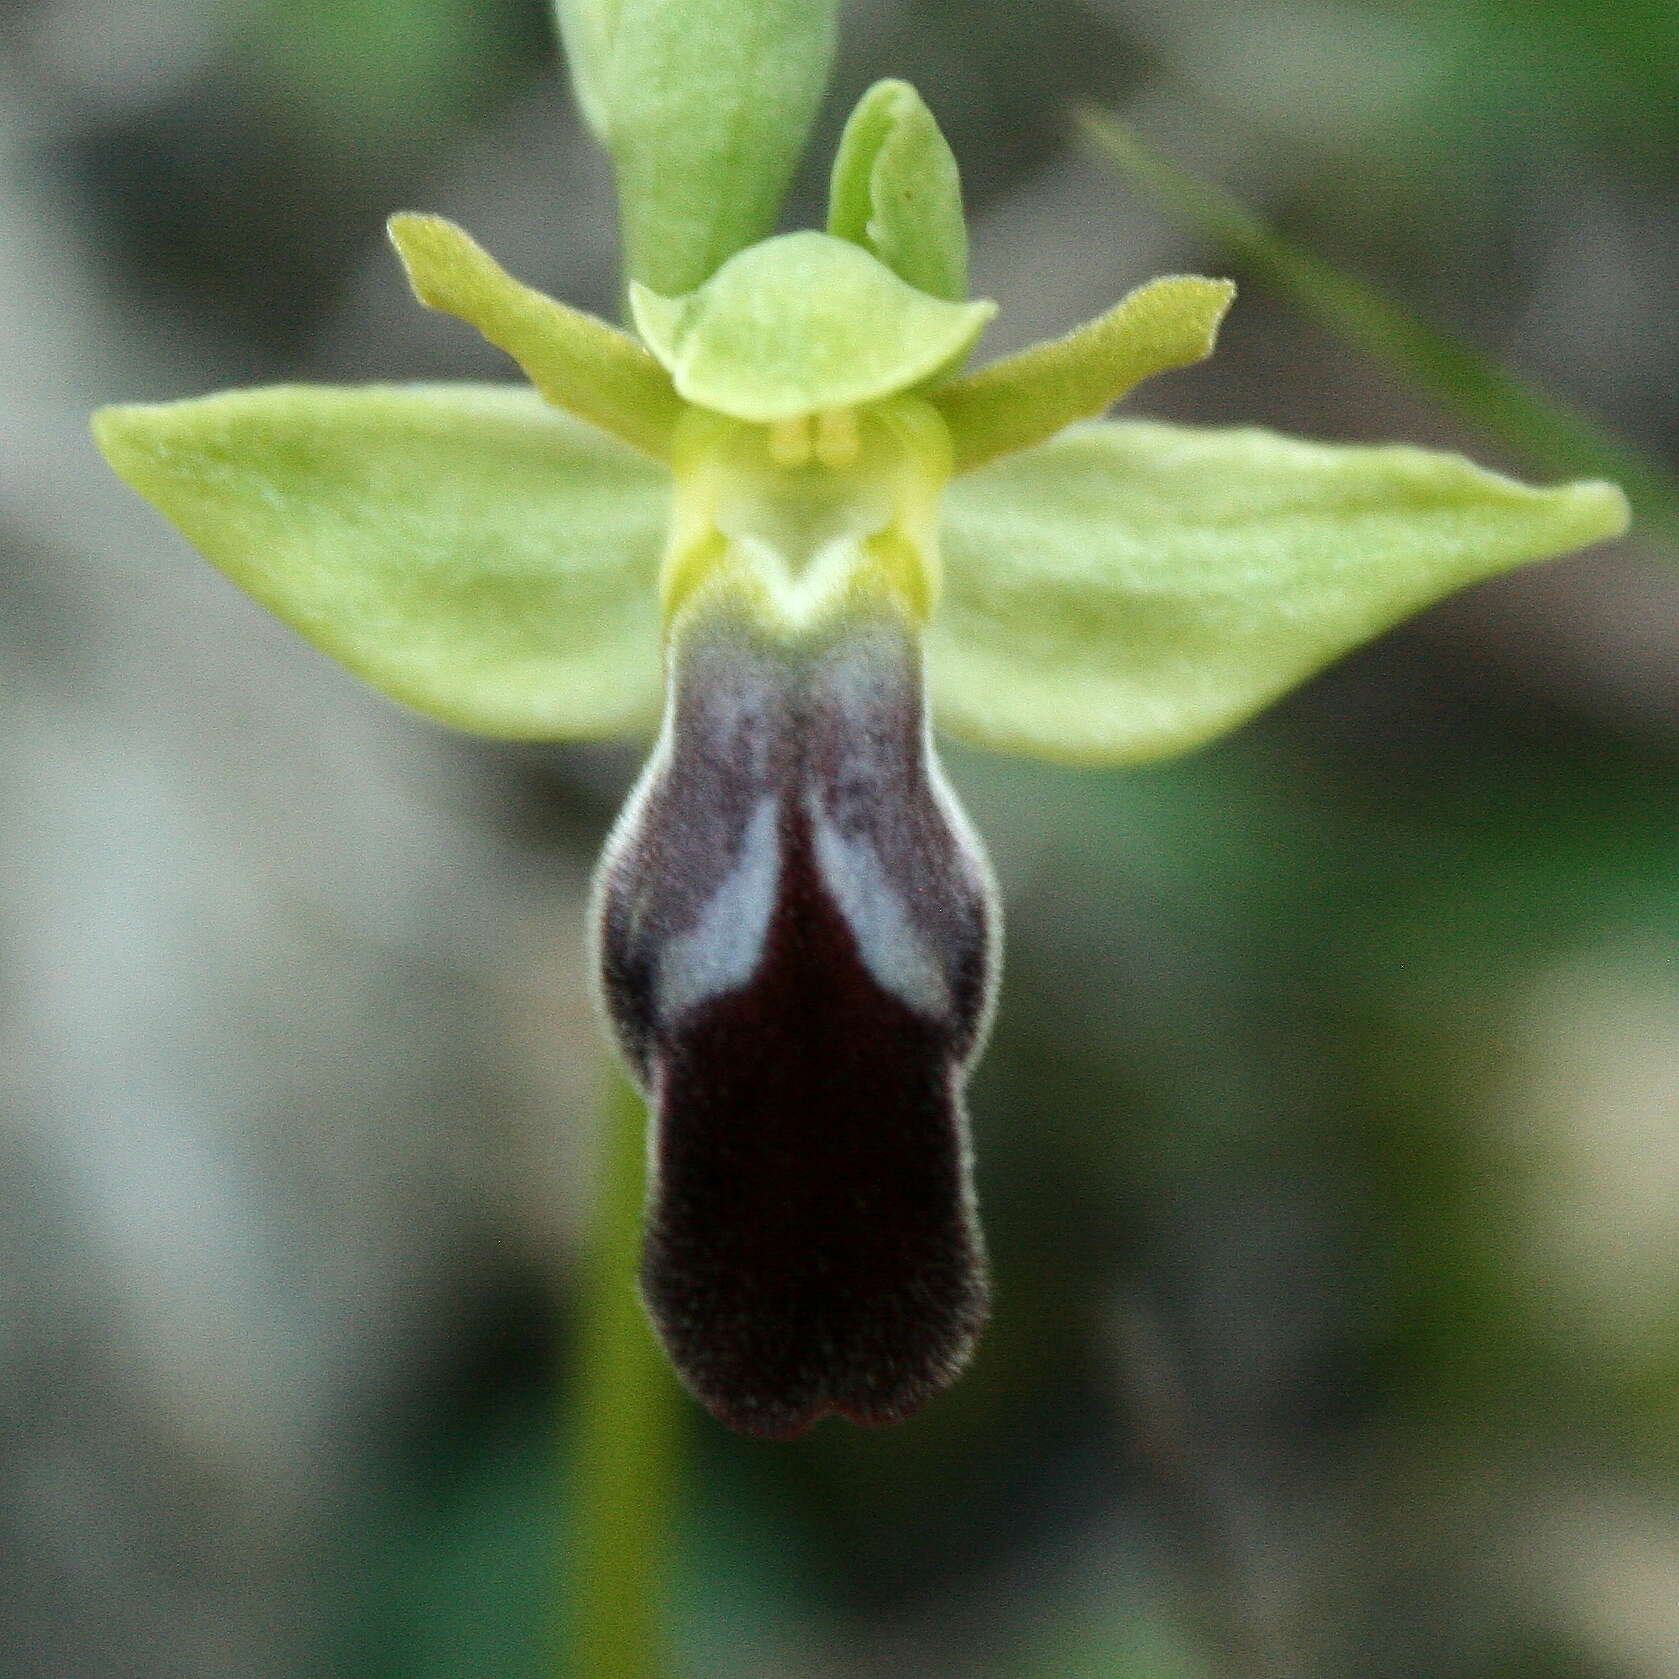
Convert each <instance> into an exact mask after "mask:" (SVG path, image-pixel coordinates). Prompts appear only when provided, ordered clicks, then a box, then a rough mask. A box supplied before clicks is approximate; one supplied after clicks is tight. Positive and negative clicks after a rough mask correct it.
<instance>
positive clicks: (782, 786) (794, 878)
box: [599, 616, 996, 1439]
mask: <svg viewBox="0 0 1679 1679" xmlns="http://www.w3.org/2000/svg"><path fill="white" fill-rule="evenodd" d="M599 916H600V920H599V946H600V955H601V972H602V988H603V993H604V996H605V999H606V1004H607V1008H608V1012H609V1014H610V1016H611V1018H612V1022H613V1025H614V1028H615V1030H616V1032H617V1034H618V1037H619V1041H620V1043H621V1044H622V1046H623V1048H624V1051H625V1053H626V1055H627V1056H628V1058H629V1060H630V1062H631V1065H632V1067H633V1068H634V1069H635V1070H636V1072H637V1074H638V1076H639V1077H640V1078H641V1080H642V1082H643V1083H644V1086H645V1088H646V1089H647V1091H648V1093H649V1096H650V1098H651V1100H652V1105H653V1126H654V1133H653V1138H654V1141H653V1149H652V1173H651V1180H650V1189H649V1200H648V1215H647V1231H646V1241H645V1246H644V1250H643V1258H642V1267H641V1283H642V1291H643V1294H644V1297H645V1299H646V1301H647V1305H648V1308H649V1311H650V1312H651V1314H652V1317H653V1321H654V1323H655V1325H656V1326H657V1328H658V1330H659V1334H660V1336H661V1337H662V1339H663V1341H664V1343H665V1346H666V1348H667V1350H668V1351H669V1354H670V1357H671V1360H672V1362H673V1363H674V1364H675V1366H676V1368H677V1371H678V1372H679V1374H680V1375H681V1376H682V1379H683V1380H684V1382H685V1383H686V1384H687V1385H688V1387H689V1388H690V1389H691V1391H692V1392H693V1393H694V1394H695V1396H696V1397H697V1398H699V1399H700V1401H701V1402H702V1403H703V1404H705V1405H706V1406H707V1407H708V1408H709V1409H710V1410H711V1411H712V1412H713V1413H714V1414H715V1415H716V1416H717V1417H719V1418H720V1419H721V1420H722V1421H723V1422H725V1423H727V1424H728V1425H729V1426H730V1427H732V1428H736V1429H739V1430H741V1431H742V1432H745V1433H749V1434H756V1435H761V1436H765V1437H768V1438H772V1439H786V1438H790V1437H792V1436H794V1435H796V1434H799V1433H802V1432H803V1431H804V1430H805V1429H806V1428H808V1427H809V1426H810V1425H811V1424H812V1423H813V1422H815V1421H817V1420H818V1419H820V1418H821V1417H823V1416H826V1415H829V1414H831V1413H838V1414H840V1415H843V1416H846V1417H849V1418H851V1419H853V1420H854V1421H857V1422H864V1423H888V1422H896V1421H899V1420H901V1419H902V1418H904V1417H905V1416H907V1415H909V1413H910V1412H912V1411H913V1410H915V1409H916V1408H917V1407H918V1406H919V1405H921V1404H922V1403H923V1402H924V1401H925V1400H926V1399H928V1398H929V1397H931V1396H932V1395H933V1394H935V1393H937V1392H938V1391H939V1390H940V1389H942V1388H943V1387H945V1386H946V1385H948V1383H949V1382H950V1381H952V1380H953V1379H954V1378H955V1376H956V1375H957V1374H958V1373H959V1371H960V1370H961V1368H962V1366H963V1364H964V1363H965V1362H966V1360H967V1358H968V1356H969V1354H970V1352H971V1351H972V1348H973V1345H974V1342H975V1340H976V1338H977V1336H978V1334H979V1331H980V1329H981V1327H982V1325H983V1323H984V1320H985V1315H986V1309H987V1282H986V1269H985V1257H984V1249H983V1245H982V1241H981V1237H980V1232H979V1226H978V1222H977V1219H976V1216H975V1211H974V1198H973V1191H972V1179H971V1172H970V1166H969V1158H968V1154H969V1150H968V1138H967V1123H966V1118H965V1115H964V1113H963V1109H962V1101H961V1089H962V1084H963V1080H964V1076H965V1073H966V1070H967V1067H968V1065H969V1064H970V1063H971V1061H972V1059H973V1057H974V1055H975V1054H976V1053H977V1050H978V1047H979V1042H980V1039H981V1036H982V1034H983V1031H984V1028H985V1024H986V1017H987V1013H988V1006H989V998H990V985H991V976H992V970H993V967H994V946H995V942H996V935H995V927H996V917H995V910H994V907H993V898H992V893H991V890H990V885H989V876H988V873H987V870H986V867H985V863H984V860H983V858H982V856H981V855H980V853H979V852H978V849H977V846H976V844H975V842H974V841H973V839H972V836H971V834H970V833H969V830H968V828H967V825H966V823H965V821H964V820H963V819H962V817H961V815H960V813H959V812H958V810H957V809H956V806H955V804H954V801H953V799H952V798H951V795H950V794H949V792H948V790H947V789H946V788H945V787H944V786H943V783H942V781H941V779H940V777H939V774H938V770H937V767H936V764H935V763H934V761H933V759H932V755H931V748H930V745H929V743H928V739H927V728H926V718H925V712H924V708H923V702H922V697H921V673H920V655H919V649H918V648H917V646H916V643H915V640H914V637H913V635H912V633H911V632H910V630H909V629H908V628H907V627H906V626H904V625H903V624H901V623H899V622H898V621H896V620H895V619H894V618H892V617H890V616H882V617H880V618H877V619H866V620H863V621H860V622H859V621H855V620H853V621H848V622H847V624H846V625H845V626H844V627H843V628H836V629H834V630H832V631H830V632H829V633H828V634H826V635H825V636H823V637H821V638H820V639H819V640H818V641H817V642H816V643H815V644H814V645H810V646H800V647H799V648H797V649H792V650H790V649H787V648H785V647H782V646H780V645H778V644H775V643H772V642H770V641H769V640H767V639H766V638H764V637H762V636H760V635H758V634H756V633H755V632H753V631H752V630H751V629H749V628H748V627H746V626H744V625H741V624H740V623H738V622H737V621H735V620H732V619H728V618H725V617H722V616H717V617H713V618H711V619H709V620H707V621H704V622H702V623H696V624H694V625H692V626H690V627H689V628H688V629H687V630H686V632H685V633H684V635H683V636H682V638H681V645H680V648H679V652H678V656H677V663H676V674H675V679H674V688H673V701H672V711H671V715H670V717H669V719H668V720H667V726H666V731H665V735H664V737H663V739H662V741H661V745H660V748H659V750H658V751H657V752H656V753H655V756H654V759H653V761H652V763H651V764H650V765H649V767H648V770H647V773H646V775H645V776H644V778H643V782H642V785H641V787H640V788H639V789H638V790H637V793H636V795H635V796H634V798H633V799H632V800H631V803H630V805H629V807H628V808H627V810H626V812H625V815H624V817H623V819H622V820H621V822H620V826H619V829H618V831H617V833H616V834H615V835H614V838H613V841H612V843H611V844H610V845H609V847H608V851H607V856H606V860H605V862H604V863H603V865H602V873H601V879H600V886H599Z"/></svg>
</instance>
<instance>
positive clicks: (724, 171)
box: [559, 0, 836, 297]
mask: <svg viewBox="0 0 1679 1679" xmlns="http://www.w3.org/2000/svg"><path fill="white" fill-rule="evenodd" d="M835 3H836V0H559V21H560V33H561V35H562V37H563V38H564V42H565V48H566V53H567V57H568V58H569V60H570V63H571V71H572V81H573V84H574V86H575V88H576V90H577V98H578V103H579V104H580V105H581V106H582V109H583V113H584V116H585V118H586V119H587V121H588V123H589V125H590V127H591V128H592V129H593V130H594V133H595V135H596V137H597V138H598V139H599V140H600V142H601V144H602V145H604V146H605V147H606V149H607V151H608V152H609V153H610V154H611V157H612V163H613V171H614V174H615V176H616V179H617V183H618V209H619V217H620V221H621V224H622V228H623V237H624V263H625V270H626V273H627V274H628V276H629V278H630V279H632V280H639V281H640V282H641V283H642V284H643V285H644V286H648V287H650V288H651V289H652V290H654V291H656V292H661V293H664V294H665V295H667V296H671V297H675V296H679V295H681V294H682V293H683V292H689V291H692V290H693V289H694V288H695V287H696V286H699V285H701V284H703V283H704V282H705V281H706V280H708V279H709V278H710V277H711V275H712V274H713V273H715V272H716V270H717V269H718V268H719V267H720V266H721V265H722V264H723V263H724V262H725V261H727V260H728V258H730V257H731V256H733V255H734V254H735V252H736V251H739V250H744V249H745V248H746V246H748V245H750V244H752V243H754V242H755V241H757V240H759V239H762V238H764V237H765V236H766V235H767V234H768V233H769V232H770V231H771V230H772V229H773V228H774V226H775V219H776V216H777V214H778V213H779V211H780V208H781V201H782V199H783V197H784V196H785V195H786V191H787V183H788V181H789V179H790V178H791V177H792V173H793V167H794V165H795V164H796V163H797V162H798V159H799V154H800V152H801V151H803V149H804V143H805V138H806V136H807V135H808V133H809V132H810V125H811V122H812V121H813V120H814V118H815V115H816V108H817V106H818V105H819V104H820V103H821V99H822V93H823V89H824V88H825V86H826V85H827V80H828V66H829V64H830V62H831V61H832V58H833V51H834V11H835Z"/></svg>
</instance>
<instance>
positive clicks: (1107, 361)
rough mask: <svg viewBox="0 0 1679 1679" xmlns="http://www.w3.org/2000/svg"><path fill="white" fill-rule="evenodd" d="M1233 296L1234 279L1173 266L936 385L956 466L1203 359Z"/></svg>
mask: <svg viewBox="0 0 1679 1679" xmlns="http://www.w3.org/2000/svg"><path fill="white" fill-rule="evenodd" d="M1235 295H1236V288H1235V287H1234V286H1233V285H1231V283H1230V282H1229V281H1228V280H1205V279H1202V278H1201V277H1200V276H1199V275H1196V274H1168V275H1165V276H1163V277H1162V278H1160V279H1158V280H1150V281H1149V282H1148V284H1147V285H1144V286H1139V287H1138V288H1137V289H1136V290H1135V291H1134V292H1131V293H1130V294H1129V295H1128V296H1126V297H1125V298H1123V299H1121V301H1120V302H1118V303H1116V304H1115V305H1114V306H1113V308H1111V309H1110V310H1109V311H1108V312H1107V313H1106V314H1105V315H1098V316H1097V317H1096V319H1095V320H1093V321H1087V322H1086V323H1085V324H1084V325H1083V326H1081V327H1078V328H1077V329H1075V330H1074V331H1072V332H1069V333H1068V334H1067V335H1066V336H1065V337H1063V338H1052V339H1049V340H1047V341H1046V342H1044V343H1042V344H1034V345H1033V346H1032V347H1031V348H1030V349H1028V350H1022V351H1021V352H1020V353H1019V354H1018V355H1013V356H1006V357H1004V359H1003V360H1002V361H997V362H993V363H992V364H991V365H990V366H989V367H982V368H981V369H980V370H979V372H977V373H970V374H968V375H966V376H965V377H964V378H961V379H956V380H953V381H952V382H951V383H950V384H948V385H945V386H944V387H943V388H942V389H940V390H937V391H934V392H932V393H930V395H931V400H932V402H933V404H934V406H935V407H937V409H938V410H939V412H940V413H941V414H942V415H943V416H944V418H945V423H946V424H947V425H949V427H950V435H951V441H952V442H953V443H954V445H955V448H956V470H957V471H958V472H966V471H968V470H969V469H970V468H972V467H976V466H983V465H984V464H985V462H987V461H991V460H996V459H998V458H999V457H1000V456H1002V455H1009V454H1013V453H1015V452H1016V451H1017V450H1020V449H1028V448H1030V447H1031V446H1032V445H1033V444H1035V443H1042V442H1044V441H1045V440H1046V439H1047V438H1051V437H1053V436H1054V435H1055V434H1056V433H1057V432H1058V431H1061V430H1062V429H1063V428H1064V427H1066V426H1069V425H1071V424H1072V423H1073V422H1074V421H1075V420H1089V419H1094V418H1095V417H1096V416H1097V415H1098V414H1100V413H1102V411H1103V410H1104V409H1106V408H1107V407H1108V406H1109V405H1110V404H1111V403H1115V402H1117V401H1118V400H1119V399H1120V398H1121V397H1122V396H1124V395H1125V393H1126V392H1127V391H1129V390H1131V389H1132V388H1133V387H1134V386H1136V385H1139V384H1141V383H1142V381H1143V380H1145V379H1150V378H1152V377H1153V376H1154V375H1155V374H1156V373H1165V372H1167V371H1169V370H1170V369H1171V368H1174V367H1188V366H1189V365H1190V364H1191V363H1192V362H1198V361H1204V360H1205V359H1206V358H1207V357H1208V356H1210V355H1211V354H1212V352H1213V342H1214V340H1215V339H1216V338H1217V336H1218V326H1219V322H1220V321H1222V320H1223V319H1224V315H1225V311H1226V310H1227V309H1229V307H1230V303H1231V300H1232V299H1233V298H1234V297H1235Z"/></svg>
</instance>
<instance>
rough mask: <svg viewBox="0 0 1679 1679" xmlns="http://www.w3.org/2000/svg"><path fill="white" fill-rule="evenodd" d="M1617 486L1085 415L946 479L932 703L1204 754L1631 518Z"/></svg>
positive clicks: (1019, 730) (1118, 757) (1011, 736)
mask: <svg viewBox="0 0 1679 1679" xmlns="http://www.w3.org/2000/svg"><path fill="white" fill-rule="evenodd" d="M1626 522H1627V509H1626V500H1625V498H1624V497H1623V496H1622V495H1621V492H1620V491H1619V490H1618V489H1616V488H1615V487H1614V486H1613V485H1611V484H1603V483H1595V482H1582V483H1574V484H1564V485H1561V486H1559V487H1557V488H1555V489H1530V488H1528V487H1527V486H1525V485H1522V484H1517V483H1515V482H1513V481H1512V480H1510V479H1508V478H1502V477H1499V476H1498V475H1496V474H1494V473H1490V472H1484V471H1482V470H1481V469H1480V468H1478V467H1475V466H1473V465H1471V464H1470V463H1469V462H1468V461H1466V460H1464V459H1463V458H1462V457H1461V456H1457V455H1446V454H1436V453H1433V452H1431V451H1428V450H1423V449H1411V448H1398V447H1387V448H1351V447H1337V446H1334V445H1330V444H1320V443H1305V442H1299V441H1296V440H1294V439H1291V438H1286V437H1278V436H1276V435H1274V434H1273V433H1270V432H1264V431H1252V430H1242V431H1198V430H1191V429H1187V428H1183V427H1178V426H1165V425H1152V424H1145V423H1141V422H1130V423H1110V424H1106V425H1095V426H1084V427H1080V428H1079V429H1077V430H1076V431H1073V432H1070V433H1068V434H1067V435H1066V436H1065V437H1063V438H1059V439H1057V440H1056V441H1055V442H1053V443H1049V444H1045V445H1044V446H1043V447H1041V448H1038V449H1034V450H1032V451H1030V452H1029V453H1027V454H1024V455H1019V456H1016V457H1014V458H1013V459H1012V460H1008V461H1005V462H1002V463H1001V464H999V465H997V466H995V467H992V468H989V469H988V470H986V471H983V472H978V473H975V474H973V475H972V476H971V477H968V478H964V479H959V480H958V481H957V482H956V483H954V484H953V485H952V486H951V488H950V490H949V491H948V492H947V496H946V513H945V531H944V561H945V578H944V582H945V592H944V596H943V599H942V600H941V602H940V605H939V610H938V613H937V615H936V617H935V619H934V622H933V626H932V628H931V630H930V631H929V634H928V643H927V656H928V668H929V679H930V682H931V684H932V690H931V691H932V695H933V703H934V706H935V715H936V716H937V717H938V719H939V721H940V722H941V723H942V724H943V725H944V726H945V727H947V728H949V729H950V730H952V731H953V732H954V733H957V734H960V735H964V736H967V737H969V738H971V739H974V740H976V741H978V742H980V743H982V744H984V745H988V746H992V747H996V748H999V749H1001V750H1005V751H1020V752H1029V753H1034V754H1037V755H1039V756H1043V757H1048V758H1056V759H1062V760H1065V761H1068V762H1073V763H1091V764H1099V763H1123V762H1128V761H1133V760H1139V759H1147V758H1156V757H1161V756H1164V755H1166V754H1168V753H1172V752H1181V751H1184V750H1186V749H1187V748H1189V747H1192V746H1197V745H1199V744H1201V743H1202V742H1203V741H1206V740H1210V739H1211V738H1212V737H1213V736H1215V735H1218V734H1221V733H1222V732H1224V731H1225V730H1226V729H1230V728H1233V727H1235V726H1236V725H1237V724H1238V723H1240V722H1242V721H1243V720H1244V719H1245V718H1247V717H1248V716H1250V715H1251V714H1252V713H1253V712H1255V711H1257V710H1258V709H1259V708H1260V707H1261V706H1263V705H1265V704H1267V703H1268V702H1269V701H1271V700H1273V699H1276V698H1277V697H1278V696H1279V695H1280V694H1282V693H1284V692H1285V691H1286V690H1288V689H1289V688H1291V687H1293V686H1294V685H1295V684H1296V683H1298V682H1301V681H1303V680H1304V679H1305V678H1306V677H1308V676H1310V675H1311V674H1312V673H1313V672H1314V671H1316V670H1318V669H1319V668H1320V667H1321V666H1323V665H1325V664H1327V663H1328V662H1329V661H1330V660H1332V659H1334V658H1336V657H1338V656H1339V655H1340V654H1342V653H1345V652H1346V651H1348V650H1349V649H1350V648H1353V647H1355V646H1357V645H1358V644H1359V643H1360V642H1363V641H1366V640H1368V639H1369V638H1370V637H1372V636H1375V635H1377V634H1379V633H1380V632H1381V631H1383V630H1385V629H1387V628H1389V627H1390V626H1391V625H1393V624H1394V623H1397V622H1398V621H1399V620H1400V619H1402V618H1405V617H1407V616H1409V615H1410V614H1411V613H1413V612H1417V611H1419V610H1420V609H1421V608H1423V607H1425V606H1427V605H1429V604H1430V603H1431V602H1433V601H1435V600H1437V599H1439V598H1440V597H1441V596H1442V595H1445V594H1448V593H1450V592H1451V591H1452V590H1454V589H1458V588H1461V587H1463V586H1464V585H1465V584H1468V583H1473V582H1476V581H1477V580H1479V579H1481V578H1484V577H1490V576H1492V575H1493V574H1494V573H1496V572H1500V571H1505V570H1508V569H1509V568H1511V567H1512V566H1517V565H1521V564H1523V563H1524V562H1526V561H1529V560H1542V559H1549V558H1552V557H1553V556H1555V555H1558V554H1565V553H1568V552H1569V551H1570V550H1571V549H1575V548H1580V547H1584V546H1585V545H1586V544H1588V543H1592V542H1598V541H1601V540H1602V539H1604V538H1605V537H1611V536H1616V535H1618V534H1619V533H1620V532H1621V531H1622V530H1624V529H1625V528H1626Z"/></svg>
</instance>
